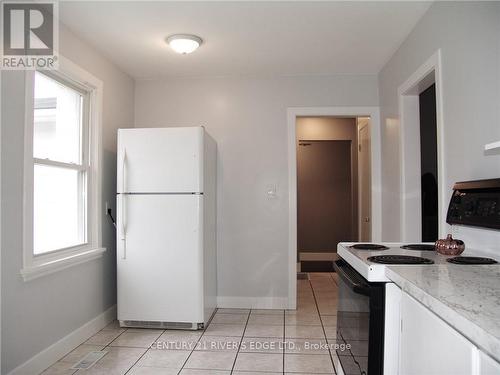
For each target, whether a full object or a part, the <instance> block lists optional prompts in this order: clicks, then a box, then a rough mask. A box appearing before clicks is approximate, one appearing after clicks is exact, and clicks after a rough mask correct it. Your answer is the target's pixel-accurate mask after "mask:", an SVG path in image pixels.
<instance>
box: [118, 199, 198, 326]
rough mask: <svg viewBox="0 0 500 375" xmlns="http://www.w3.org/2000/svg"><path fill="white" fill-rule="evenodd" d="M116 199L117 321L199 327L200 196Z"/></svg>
mask: <svg viewBox="0 0 500 375" xmlns="http://www.w3.org/2000/svg"><path fill="white" fill-rule="evenodd" d="M118 199H119V200H123V202H119V204H118V205H117V206H118V207H119V211H118V218H119V220H118V223H119V228H118V231H119V234H120V235H119V237H118V244H117V264H118V266H117V268H118V269H117V272H118V318H119V320H146V321H169V322H203V321H204V320H203V308H202V298H203V283H202V279H203V266H202V265H203V258H202V256H203V254H202V251H201V249H202V236H203V233H202V231H201V228H202V217H203V214H202V210H203V196H201V195H191V194H184V195H172V194H166V195H160V194H145V195H141V194H132V195H130V194H120V195H119V197H118ZM122 231H124V232H125V235H124V236H123V237H124V240H122V239H121V238H122V236H121V233H122Z"/></svg>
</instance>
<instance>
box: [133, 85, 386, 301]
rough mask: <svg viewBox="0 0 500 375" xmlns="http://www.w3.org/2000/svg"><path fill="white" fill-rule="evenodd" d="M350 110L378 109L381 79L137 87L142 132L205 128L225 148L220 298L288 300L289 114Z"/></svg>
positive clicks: (221, 184) (221, 172)
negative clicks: (270, 192)
mask: <svg viewBox="0 0 500 375" xmlns="http://www.w3.org/2000/svg"><path fill="white" fill-rule="evenodd" d="M349 105H351V106H374V105H375V106H376V105H378V97H377V80H376V77H374V76H329V77H319V76H318V77H281V78H250V77H248V78H243V77H240V78H228V77H221V78H184V79H172V80H165V81H138V82H136V108H135V126H136V127H155V126H156V127H159V126H189V125H204V126H205V127H206V128H207V130H208V132H209V133H210V134H212V136H213V137H214V138H215V140H216V141H217V142H218V150H219V171H218V295H219V297H222V298H226V299H227V300H229V301H234V303H235V304H239V303H240V302H238V301H244V300H242V298H244V297H254V298H256V299H257V300H261V299H262V300H263V299H265V298H266V297H267V298H268V299H267V301H270V300H272V299H273V298H286V297H287V293H288V285H287V284H288V273H287V272H288V271H287V268H288V156H287V116H286V109H287V107H300V106H349ZM269 184H276V185H278V192H277V198H276V199H268V198H267V196H266V187H267V186H268V185H269ZM232 298H234V299H232ZM254 301H255V299H254ZM241 303H243V302H241Z"/></svg>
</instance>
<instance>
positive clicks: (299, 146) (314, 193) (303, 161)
mask: <svg viewBox="0 0 500 375" xmlns="http://www.w3.org/2000/svg"><path fill="white" fill-rule="evenodd" d="M369 128H370V118H369V117H363V118H357V117H333V116H332V117H330V116H328V117H327V116H323V117H298V118H297V120H296V155H297V261H298V262H299V263H298V270H299V271H302V272H315V271H323V272H329V271H332V260H335V259H337V254H336V253H337V244H338V243H339V242H355V241H359V240H360V238H361V237H362V235H363V237H364V238H365V239H366V240H367V241H369V240H370V239H371V225H370V224H371V163H370V152H371V149H370V131H369Z"/></svg>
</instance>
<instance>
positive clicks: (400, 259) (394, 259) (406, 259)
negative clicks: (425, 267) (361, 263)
mask: <svg viewBox="0 0 500 375" xmlns="http://www.w3.org/2000/svg"><path fill="white" fill-rule="evenodd" d="M367 259H368V260H369V261H370V262H373V263H381V264H434V261H432V260H430V259H427V258H421V257H413V256H410V255H377V256H373V257H368V258H367Z"/></svg>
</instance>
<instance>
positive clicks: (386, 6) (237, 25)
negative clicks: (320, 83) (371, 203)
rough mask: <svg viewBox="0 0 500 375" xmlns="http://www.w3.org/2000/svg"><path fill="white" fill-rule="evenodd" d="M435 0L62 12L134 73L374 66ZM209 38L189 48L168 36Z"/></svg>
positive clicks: (86, 6) (82, 5)
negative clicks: (184, 51) (174, 47)
mask: <svg viewBox="0 0 500 375" xmlns="http://www.w3.org/2000/svg"><path fill="white" fill-rule="evenodd" d="M429 6H430V3H429V2H408V1H401V2H392V1H387V2H357V1H354V2H188V1H183V2H160V1H153V2H144V1H128V2H116V1H114V2H113V1H111V2H87V1H85V2H84V1H69V2H60V9H59V12H60V17H61V20H62V22H63V23H65V24H66V25H67V26H68V27H69V28H70V29H71V30H73V31H74V32H75V33H76V34H78V35H79V36H80V37H82V38H83V39H84V40H86V41H87V42H88V43H90V44H92V45H93V46H94V47H96V48H97V49H98V50H100V51H101V52H102V53H103V54H104V55H106V56H107V57H108V58H109V59H110V60H112V61H113V62H114V63H115V64H116V65H118V66H119V67H121V69H123V70H124V71H125V72H127V73H128V74H130V75H131V76H133V77H134V78H136V79H149V78H159V77H178V76H228V75H246V76H254V75H259V76H262V75H333V74H377V73H378V72H379V71H380V69H381V68H382V67H383V65H384V64H385V62H386V61H387V60H388V59H389V58H390V57H391V56H392V54H393V53H394V52H395V51H396V49H397V48H398V47H399V45H400V44H401V43H402V41H403V40H404V39H405V37H406V36H407V35H408V34H409V32H410V31H411V30H412V28H413V27H414V26H415V24H416V23H417V21H418V20H419V19H420V17H422V15H423V14H424V13H425V12H426V10H427V9H428V7H429ZM176 33H190V34H196V35H199V36H200V37H202V38H203V39H204V43H203V45H202V46H201V47H200V48H199V49H198V50H197V51H196V52H194V53H193V54H191V55H178V54H176V53H174V52H173V51H171V50H170V49H169V48H168V46H167V45H166V44H165V42H164V39H165V37H166V36H168V35H170V34H176Z"/></svg>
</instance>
